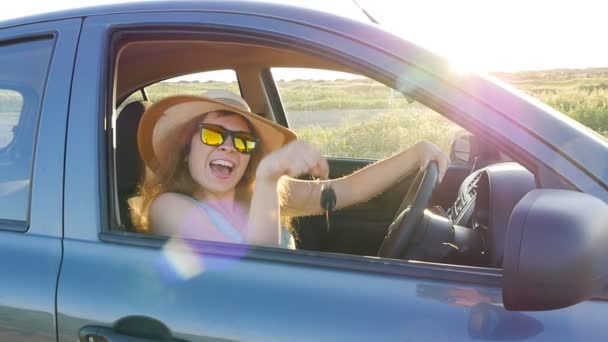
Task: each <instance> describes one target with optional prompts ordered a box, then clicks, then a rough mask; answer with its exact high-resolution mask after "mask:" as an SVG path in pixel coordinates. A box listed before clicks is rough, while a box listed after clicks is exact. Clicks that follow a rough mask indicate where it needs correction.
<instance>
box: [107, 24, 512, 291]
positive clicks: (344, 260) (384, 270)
mask: <svg viewBox="0 0 608 342" xmlns="http://www.w3.org/2000/svg"><path fill="white" fill-rule="evenodd" d="M107 36H108V37H109V38H108V41H109V44H110V49H109V50H110V51H111V53H109V54H108V56H107V57H106V59H105V62H106V63H105V65H106V68H107V70H106V75H107V77H106V78H105V79H106V80H108V83H107V84H105V85H104V86H105V89H107V90H108V96H107V98H106V99H105V103H106V105H107V106H108V108H112V106H113V105H112V102H113V101H114V98H113V94H114V92H113V90H114V89H115V82H116V75H115V73H114V71H115V69H116V55H117V51H118V49H117V46H118V45H120V44H119V43H120V41H121V39H124V37H125V36H128V37H129V38H130V39H131V40H135V38H134V37H138V38H139V37H149V38H150V39H155V40H158V39H160V38H159V37H167V38H166V39H170V38H172V37H178V38H177V39H193V37H195V38H196V39H214V40H218V39H220V38H224V39H225V38H230V39H232V40H231V41H234V40H236V39H240V41H244V42H247V43H250V44H252V43H258V44H263V45H266V46H278V47H282V48H288V49H293V50H297V51H300V52H303V53H308V54H314V55H316V56H318V57H320V58H328V59H330V60H332V61H336V62H339V63H341V64H343V65H346V66H347V67H349V68H352V69H353V70H357V71H359V74H360V75H362V76H365V77H369V78H371V79H373V80H375V81H377V82H379V83H381V84H384V85H386V86H388V87H390V88H393V89H396V86H395V84H393V83H394V81H396V79H393V76H392V75H390V74H388V73H387V72H386V71H384V70H380V69H378V68H376V67H375V66H373V65H369V64H366V63H365V62H364V61H361V60H359V59H357V58H356V57H353V56H348V55H344V54H342V53H340V52H339V51H331V53H330V52H329V49H328V48H323V49H322V50H321V51H322V53H321V52H320V51H319V50H318V49H317V50H315V48H316V46H315V45H313V44H312V43H310V42H308V41H306V42H302V43H303V44H301V45H298V44H296V43H297V42H298V39H297V38H294V37H289V38H285V37H284V36H282V35H281V34H276V33H275V34H271V33H267V32H264V33H260V32H257V31H254V30H248V29H243V28H241V29H239V30H236V29H229V28H226V27H218V26H216V25H200V26H195V25H191V24H190V25H174V24H173V25H152V26H147V25H142V24H137V25H135V24H133V25H124V26H120V27H119V28H115V29H114V30H109V31H108V32H107ZM273 38H274V39H273ZM140 39H141V38H140ZM372 75H373V77H372ZM239 84H240V83H239ZM400 93H402V92H400ZM408 95H410V96H411V97H412V98H413V99H415V100H416V101H418V100H419V99H422V100H423V101H421V103H423V104H424V105H425V106H428V107H429V108H431V109H433V110H435V111H437V112H438V113H439V114H441V115H442V116H445V117H446V118H447V119H449V120H451V121H454V122H455V123H457V124H459V125H460V124H461V122H462V121H460V120H455V118H454V116H455V115H456V118H459V116H457V115H458V113H456V114H454V111H445V112H442V111H438V110H437V109H436V108H438V107H439V104H438V103H437V101H436V100H435V101H430V100H429V95H428V94H422V93H420V92H419V91H418V90H416V91H415V92H412V93H408ZM430 98H431V99H432V97H430ZM429 102H432V103H433V104H434V105H435V106H431V105H429V104H428V103H429ZM441 108H445V107H441ZM446 112H447V113H449V115H446V114H445V113H446ZM104 113H105V115H106V116H107V115H108V114H111V113H109V112H108V111H107V110H106V111H104ZM108 131H110V130H108ZM108 134H109V133H107V132H104V134H102V139H103V138H105V139H107V141H106V142H105V143H104V144H101V145H102V146H104V147H106V148H108V146H109V145H108V142H109V143H110V144H111V141H112V140H111V137H108ZM109 147H110V148H111V146H109ZM106 152H107V154H106V155H105V156H104V155H103V154H101V155H100V156H102V157H104V158H106V161H105V162H104V161H102V163H100V165H101V166H102V167H103V168H104V170H105V172H107V175H106V177H105V180H106V182H107V183H106V186H105V187H103V186H102V188H105V189H107V190H108V191H107V192H106V193H105V195H103V194H102V198H104V196H105V203H108V204H109V207H108V208H109V210H107V211H106V212H105V214H104V211H102V220H101V231H100V232H99V233H98V238H99V240H100V241H102V242H105V243H111V244H118V245H128V246H132V247H147V248H157V249H162V247H163V245H164V244H165V243H166V241H168V240H169V239H170V238H169V237H163V236H159V235H147V234H142V233H132V232H125V231H122V230H121V229H120V228H119V227H118V224H117V223H118V222H117V220H116V218H117V217H118V216H117V215H119V213H118V211H115V209H113V208H117V206H118V202H117V200H118V199H117V191H115V190H113V191H112V193H109V192H110V189H114V187H116V179H115V175H114V173H113V172H112V170H113V169H114V165H113V164H114V162H113V158H110V154H109V153H111V152H110V151H109V150H107V151H106ZM102 176H103V174H102ZM100 181H101V179H100ZM102 185H103V183H102ZM187 241H189V242H191V243H193V244H196V245H197V246H200V251H201V252H202V253H208V254H212V255H219V256H229V257H230V256H231V257H236V256H238V257H241V258H250V259H256V260H264V261H270V262H282V263H294V264H304V265H309V266H312V267H321V268H333V269H345V270H352V271H360V272H367V273H378V274H386V275H397V276H408V277H416V278H424V279H425V280H426V279H429V280H431V279H435V280H446V281H459V282H465V283H473V284H478V285H489V286H496V287H499V288H500V286H501V285H500V284H501V278H502V270H501V269H493V268H480V267H474V266H461V265H451V264H434V263H427V262H419V261H407V260H396V259H385V258H378V259H376V258H373V257H367V256H357V255H346V254H336V253H327V252H311V251H305V250H283V249H281V248H278V247H277V248H274V247H262V246H254V245H239V244H232V243H221V242H214V241H204V240H187ZM244 248H246V249H247V250H248V253H247V254H246V255H245V256H243V253H242V251H243V249H244Z"/></svg>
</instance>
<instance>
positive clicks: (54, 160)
mask: <svg viewBox="0 0 608 342" xmlns="http://www.w3.org/2000/svg"><path fill="white" fill-rule="evenodd" d="M80 24H81V21H80V20H79V19H71V20H59V21H49V22H45V23H27V22H23V23H21V25H14V26H13V27H7V28H1V29H0V259H1V260H2V261H1V262H0V265H2V266H1V267H0V279H2V281H1V282H0V339H1V340H3V341H32V340H36V341H56V340H57V335H56V325H55V322H56V315H55V293H56V285H57V277H58V275H59V269H60V262H61V256H62V247H61V238H62V212H63V203H62V200H61V199H62V197H63V161H64V159H63V154H64V148H63V146H64V142H65V130H66V120H67V108H68V100H69V89H70V83H71V79H70V75H71V73H72V67H73V62H74V58H75V52H76V43H77V38H78V32H79V30H80Z"/></svg>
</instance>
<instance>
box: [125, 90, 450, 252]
mask: <svg viewBox="0 0 608 342" xmlns="http://www.w3.org/2000/svg"><path fill="white" fill-rule="evenodd" d="M138 148H139V151H140V155H141V157H142V159H143V161H144V163H145V164H146V167H147V170H146V176H145V177H143V178H142V180H141V182H140V186H139V195H138V196H137V198H135V199H132V200H130V206H131V213H132V217H133V221H134V223H135V226H136V229H137V230H138V231H140V232H150V233H155V234H161V235H167V236H180V237H183V238H193V239H202V240H213V241H225V242H237V243H248V244H255V245H266V246H275V247H276V246H281V247H285V248H295V243H294V239H293V236H292V234H291V233H290V232H289V231H288V229H286V228H285V227H283V226H282V225H281V224H280V217H281V216H306V215H315V214H320V213H322V212H323V208H322V207H321V201H320V197H321V192H322V189H323V188H324V187H327V186H328V185H331V187H332V188H333V189H334V191H335V195H336V198H337V200H336V204H335V209H340V208H344V207H347V206H350V205H352V204H355V203H360V202H363V201H366V200H368V199H370V198H371V197H373V196H375V195H377V194H379V193H381V192H382V191H384V190H385V189H387V188H389V187H390V186H391V185H392V184H394V183H396V182H397V181H399V180H400V179H402V178H403V177H405V176H407V175H408V174H409V173H410V172H411V171H413V170H415V169H417V168H421V169H422V168H424V167H426V164H427V163H428V162H429V161H431V160H436V161H437V163H438V165H439V174H440V178H441V177H443V174H444V173H445V170H446V168H447V157H446V156H445V154H444V153H443V152H441V151H440V150H439V149H438V148H437V147H435V146H434V145H432V144H430V143H427V142H421V143H418V144H416V145H414V146H413V147H411V148H409V149H408V150H406V151H403V152H401V153H399V154H396V155H394V156H392V157H389V158H387V159H384V160H382V161H379V162H377V163H375V164H373V165H371V166H369V167H366V168H364V169H361V170H359V171H357V172H355V173H353V174H351V175H348V176H346V177H343V178H340V179H334V180H327V179H326V178H327V177H328V174H329V167H328V164H327V161H326V160H325V158H324V157H323V156H322V155H321V153H320V152H319V151H318V150H317V149H316V148H314V147H313V146H312V145H310V144H308V143H306V142H304V141H302V140H297V139H296V135H295V134H294V133H293V132H292V131H290V130H289V129H287V128H285V127H283V126H280V125H278V124H275V123H274V122H272V121H269V120H267V119H264V118H262V117H260V116H258V115H256V114H253V113H251V111H250V109H249V106H248V105H247V103H246V102H245V100H244V99H242V98H241V97H240V96H238V95H236V94H234V93H232V92H229V91H225V90H212V91H209V92H207V93H205V94H204V96H191V95H178V96H172V97H167V98H165V99H162V100H161V101H159V102H157V103H155V104H154V105H152V106H151V107H150V108H148V109H147V110H146V112H145V113H144V114H143V116H142V119H141V122H140V124H139V129H138ZM305 174H309V175H311V176H313V177H317V178H320V179H323V180H320V181H307V180H299V179H296V178H295V177H298V176H301V175H305Z"/></svg>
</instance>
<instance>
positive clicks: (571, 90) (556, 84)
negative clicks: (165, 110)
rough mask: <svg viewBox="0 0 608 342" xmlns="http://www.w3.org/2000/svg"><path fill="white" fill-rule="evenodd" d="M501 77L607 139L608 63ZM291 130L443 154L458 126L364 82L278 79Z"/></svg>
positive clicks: (321, 139)
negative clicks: (422, 144) (427, 145)
mask: <svg viewBox="0 0 608 342" xmlns="http://www.w3.org/2000/svg"><path fill="white" fill-rule="evenodd" d="M494 76H496V77H497V78H499V79H502V80H503V81H505V82H507V83H510V84H512V85H513V86H515V87H516V88H519V89H521V90H523V91H525V92H527V93H528V94H530V95H532V96H534V97H536V98H538V99H540V100H541V101H543V102H545V103H547V104H548V105H549V106H551V107H553V108H556V109H557V110H559V111H560V112H562V113H564V114H566V115H568V116H570V117H572V118H573V119H575V120H577V121H579V122H581V123H583V124H584V125H586V126H588V127H590V128H591V129H593V130H595V131H596V132H598V133H600V134H602V135H603V136H605V137H608V68H605V69H585V70H552V71H530V72H519V73H495V74H494ZM277 84H278V86H279V90H280V92H281V98H282V100H283V103H284V106H285V109H286V112H287V116H288V121H289V125H290V127H291V128H292V129H293V130H294V131H296V133H297V134H298V136H300V137H301V138H302V139H305V140H307V141H309V142H311V143H312V144H314V145H316V146H318V147H319V148H320V149H321V151H322V152H323V153H324V154H325V155H327V156H336V157H359V158H373V159H379V158H383V157H386V156H388V155H391V154H393V153H396V152H398V151H400V150H402V149H404V148H406V147H407V146H410V145H412V144H414V143H415V142H417V141H419V140H429V141H431V142H433V143H435V144H436V145H438V146H439V147H440V148H442V149H443V150H445V151H448V150H449V146H450V142H451V141H452V139H453V138H454V136H455V135H456V134H457V133H458V132H459V131H461V128H460V127H458V126H456V125H455V124H453V123H451V122H450V121H448V120H447V119H445V118H444V117H443V116H441V115H440V114H438V113H435V112H434V111H432V110H431V109H429V108H427V107H425V106H423V105H421V104H419V103H409V102H408V101H406V100H405V99H404V98H403V96H401V94H400V93H398V92H395V91H394V90H392V89H390V88H388V87H386V86H384V85H382V84H379V83H377V82H375V81H372V80H367V79H354V80H331V81H329V80H316V81H311V80H293V81H278V82H277ZM214 88H224V89H230V90H232V91H235V92H238V86H237V84H236V82H232V83H224V82H213V81H210V82H205V83H198V82H179V83H159V84H157V85H154V86H152V87H150V88H149V89H148V90H149V94H150V97H151V100H152V101H157V100H158V99H160V98H162V97H164V96H168V95H172V94H183V93H186V94H202V93H203V92H205V91H206V90H208V89H214Z"/></svg>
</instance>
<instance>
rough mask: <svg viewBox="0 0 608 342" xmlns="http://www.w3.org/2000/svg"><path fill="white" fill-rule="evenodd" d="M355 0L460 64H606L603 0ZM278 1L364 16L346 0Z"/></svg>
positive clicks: (12, 11)
mask: <svg viewBox="0 0 608 342" xmlns="http://www.w3.org/2000/svg"><path fill="white" fill-rule="evenodd" d="M137 1H146V0H137ZM266 1H267V2H281V1H279V0H266ZM356 1H357V3H359V5H361V6H362V7H363V8H365V9H366V10H367V11H368V12H369V13H370V14H371V15H372V16H374V17H375V18H376V19H377V20H378V21H379V22H380V24H381V26H383V27H384V28H385V29H386V30H388V31H391V32H393V33H395V34H397V35H399V36H401V37H403V38H405V39H407V40H410V41H412V42H414V43H416V44H418V45H420V46H423V47H425V48H427V49H429V50H431V51H434V52H436V53H438V54H439V55H442V56H444V57H446V58H448V59H449V60H450V61H452V62H453V63H454V64H455V66H457V67H460V68H463V69H466V70H475V71H482V72H491V71H519V70H542V69H554V68H587V67H608V43H607V42H606V40H605V31H606V29H605V22H606V19H605V18H606V16H607V15H606V13H608V2H606V1H603V0H568V1H566V0H501V1H497V0H416V1H411V0H408V1H403V0H356ZM116 2H118V1H116V0H78V1H66V0H54V1H46V0H44V1H42V0H36V1H34V0H19V1H15V2H11V5H10V6H4V8H3V10H2V11H1V13H0V20H5V19H10V18H15V17H20V16H26V15H31V14H38V13H42V12H47V11H51V10H59V9H66V8H75V7H84V6H91V5H96V4H107V3H116ZM283 2H285V3H288V4H292V5H298V6H303V7H310V8H314V9H320V10H324V11H328V12H331V13H339V14H340V15H343V16H347V17H351V18H354V19H357V20H362V21H366V20H367V18H366V17H365V16H364V15H363V14H362V12H361V11H360V10H359V9H358V7H357V6H356V5H355V3H354V2H353V1H352V0H290V1H283Z"/></svg>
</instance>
